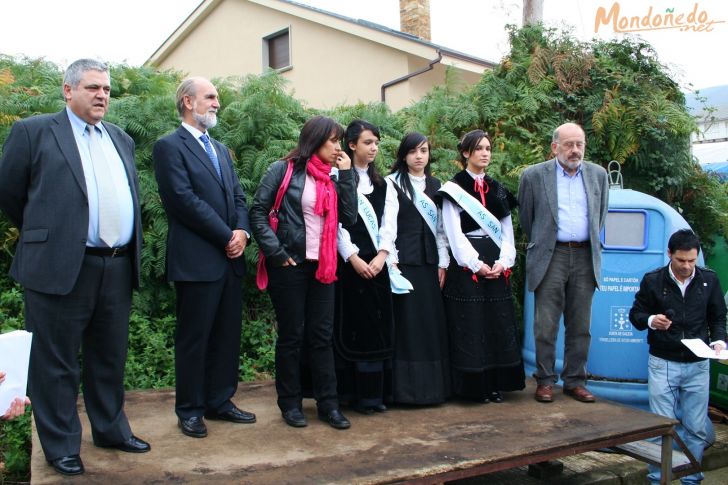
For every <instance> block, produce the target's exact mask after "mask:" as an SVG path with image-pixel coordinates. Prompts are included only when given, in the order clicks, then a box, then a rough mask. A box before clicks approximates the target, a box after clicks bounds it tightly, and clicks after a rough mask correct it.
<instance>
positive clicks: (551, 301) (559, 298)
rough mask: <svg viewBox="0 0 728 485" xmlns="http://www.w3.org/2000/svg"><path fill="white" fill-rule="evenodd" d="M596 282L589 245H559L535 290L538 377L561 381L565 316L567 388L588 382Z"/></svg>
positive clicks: (541, 382) (546, 382)
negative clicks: (559, 340)
mask: <svg viewBox="0 0 728 485" xmlns="http://www.w3.org/2000/svg"><path fill="white" fill-rule="evenodd" d="M595 288H596V282H595V281H594V270H593V268H592V261H591V249H590V248H589V247H582V248H568V247H559V246H557V247H556V249H555V250H554V254H553V256H552V258H551V262H550V263H549V268H548V271H546V275H545V276H544V279H543V281H541V283H540V284H539V285H538V287H537V288H536V292H535V297H536V302H535V305H536V309H535V317H534V325H533V331H534V335H535V340H536V374H535V377H536V381H537V383H538V384H539V385H552V384H555V383H556V381H557V376H556V372H555V369H554V366H555V362H556V336H557V335H558V332H559V320H560V318H561V315H562V314H563V316H564V369H563V371H562V373H561V379H562V380H563V381H564V388H565V389H572V388H574V387H576V386H583V385H585V383H586V360H587V357H588V355H589V344H590V342H591V334H590V333H589V326H590V324H591V304H592V298H593V296H594V289H595Z"/></svg>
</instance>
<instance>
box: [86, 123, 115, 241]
mask: <svg viewBox="0 0 728 485" xmlns="http://www.w3.org/2000/svg"><path fill="white" fill-rule="evenodd" d="M97 130H98V128H96V127H94V126H92V125H86V131H87V132H88V135H89V138H88V147H89V151H90V152H91V163H92V164H93V167H94V177H95V178H96V190H97V192H98V206H99V207H98V210H99V238H100V239H101V240H102V241H103V242H104V243H106V245H107V246H109V247H114V245H115V244H116V242H117V241H118V240H119V237H120V235H121V212H120V210H119V201H118V197H117V193H116V184H115V183H114V173H113V171H112V170H111V167H110V166H109V160H108V159H107V158H106V155H105V154H104V150H103V149H102V147H101V142H100V140H99V135H100V133H97Z"/></svg>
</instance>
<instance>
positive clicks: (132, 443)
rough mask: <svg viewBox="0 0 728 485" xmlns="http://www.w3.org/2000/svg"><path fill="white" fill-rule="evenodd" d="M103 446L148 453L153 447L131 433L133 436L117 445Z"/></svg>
mask: <svg viewBox="0 0 728 485" xmlns="http://www.w3.org/2000/svg"><path fill="white" fill-rule="evenodd" d="M101 448H116V449H117V450H119V451H124V452H126V453H146V452H147V451H149V450H151V449H152V447H151V446H149V443H147V442H146V441H144V440H142V439H139V438H137V437H136V436H134V435H131V438H129V439H128V440H126V441H122V442H121V443H117V444H115V445H102V446H101Z"/></svg>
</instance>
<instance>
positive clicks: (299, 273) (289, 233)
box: [250, 116, 357, 429]
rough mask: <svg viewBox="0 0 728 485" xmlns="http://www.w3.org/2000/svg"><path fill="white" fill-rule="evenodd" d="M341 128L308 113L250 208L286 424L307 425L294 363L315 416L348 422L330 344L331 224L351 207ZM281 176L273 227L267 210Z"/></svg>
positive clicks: (350, 219) (345, 218)
mask: <svg viewBox="0 0 728 485" xmlns="http://www.w3.org/2000/svg"><path fill="white" fill-rule="evenodd" d="M343 133H344V130H343V128H342V127H341V126H340V125H339V124H338V123H336V121H334V120H332V119H331V118H327V117H324V116H316V117H314V118H311V119H310V120H308V121H307V122H306V123H305V124H304V125H303V128H302V129H301V134H300V136H299V139H298V145H297V146H296V147H295V148H294V149H293V150H292V151H291V152H290V153H289V154H288V155H287V156H286V157H285V159H284V160H279V161H277V162H275V163H273V164H272V165H271V166H270V167H269V168H268V171H267V172H266V173H265V175H263V178H262V179H261V182H260V185H259V187H258V190H257V191H256V193H255V198H254V201H253V205H252V207H251V209H250V221H251V225H252V228H253V234H254V235H255V239H256V240H257V242H258V246H259V247H260V249H261V250H262V252H263V254H264V255H265V258H266V260H265V261H266V264H265V266H266V270H267V273H268V278H269V283H268V291H269V293H270V297H271V301H272V303H273V308H274V309H275V312H276V320H277V323H278V340H277V341H276V358H275V366H276V391H277V393H278V407H279V408H280V410H281V414H282V416H283V420H284V421H285V422H286V424H288V425H289V426H293V427H303V426H306V425H307V422H306V417H305V416H304V414H303V406H302V400H303V391H302V384H301V382H302V377H303V376H302V372H301V367H302V363H305V364H306V366H307V367H308V368H310V373H311V379H312V387H313V395H314V398H315V399H316V406H317V411H318V413H317V414H318V418H319V419H320V420H322V421H324V422H326V423H328V424H329V425H331V426H332V427H334V428H336V429H347V428H349V426H350V423H349V421H348V420H347V419H346V417H344V415H343V414H341V412H340V411H339V400H338V396H337V392H336V373H335V368H334V354H333V348H332V334H333V319H334V281H336V265H337V262H336V260H337V257H336V256H337V253H336V236H337V229H338V224H339V222H340V221H341V222H342V223H344V224H353V223H354V222H355V221H356V214H357V206H356V184H355V179H354V175H353V173H352V172H353V171H352V170H351V160H350V159H349V157H348V156H347V155H346V153H344V152H343V151H342V150H341V138H342V136H343ZM289 170H290V172H289V173H288V177H287V176H286V175H287V172H288V171H289ZM285 179H288V180H289V182H288V185H287V187H286V186H285V185H284V188H285V194H284V195H283V198H282V201H281V204H280V208H279V210H278V213H277V216H278V228H277V230H276V231H274V230H273V229H272V228H271V226H270V223H269V213H270V211H271V208H273V206H274V202H275V199H276V195H277V194H278V191H279V188H280V187H281V185H282V184H284V180H285Z"/></svg>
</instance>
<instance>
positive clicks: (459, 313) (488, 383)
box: [443, 236, 525, 399]
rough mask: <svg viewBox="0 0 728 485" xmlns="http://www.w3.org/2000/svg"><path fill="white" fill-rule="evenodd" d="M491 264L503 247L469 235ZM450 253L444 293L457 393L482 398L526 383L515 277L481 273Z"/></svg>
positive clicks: (455, 390)
mask: <svg viewBox="0 0 728 485" xmlns="http://www.w3.org/2000/svg"><path fill="white" fill-rule="evenodd" d="M468 240H469V241H470V243H471V244H472V245H473V247H474V248H475V250H476V251H478V254H479V255H480V259H481V260H482V261H484V262H485V263H486V264H488V265H492V264H493V263H494V261H495V260H496V259H497V257H498V254H499V248H498V246H497V245H496V244H495V243H494V242H493V240H492V239H490V238H489V237H487V236H484V237H477V236H476V237H470V236H469V237H468ZM473 276H474V275H473V273H471V272H470V271H469V270H467V269H466V268H463V267H461V266H459V265H458V264H457V261H456V260H455V258H451V262H450V267H449V268H448V271H447V279H446V282H445V288H444V289H443V295H444V297H445V309H446V313H447V322H448V333H449V337H450V356H451V358H450V365H451V367H452V381H453V393H454V394H456V395H458V396H461V397H465V398H469V399H483V398H486V397H488V395H489V394H490V393H491V392H494V391H515V390H521V389H523V388H524V387H525V373H524V370H523V360H522V358H521V342H520V338H519V337H520V336H519V330H518V327H517V325H516V318H515V317H516V316H515V311H514V308H513V295H512V294H511V285H510V282H509V281H508V280H507V278H506V277H505V276H504V275H501V277H500V278H497V279H485V278H483V277H480V276H479V277H477V281H476V280H475V279H474V278H473Z"/></svg>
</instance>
